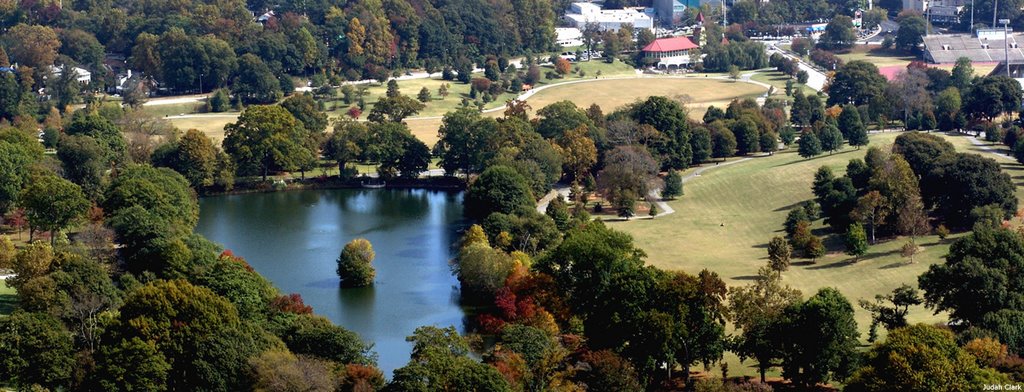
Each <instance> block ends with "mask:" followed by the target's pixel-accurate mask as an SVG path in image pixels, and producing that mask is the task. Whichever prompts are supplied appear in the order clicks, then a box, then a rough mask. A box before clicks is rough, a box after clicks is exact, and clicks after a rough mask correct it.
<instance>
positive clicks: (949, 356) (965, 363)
mask: <svg viewBox="0 0 1024 392" xmlns="http://www.w3.org/2000/svg"><path fill="white" fill-rule="evenodd" d="M992 383H996V384H998V383H999V381H998V376H997V375H996V374H994V372H993V371H991V370H988V369H985V370H983V369H981V368H979V367H978V364H977V362H975V360H974V357H972V356H971V355H970V354H968V353H967V352H966V351H964V350H963V349H961V348H960V347H959V346H958V345H957V343H956V340H955V339H954V337H953V334H952V333H950V332H949V331H947V330H943V329H940V328H937V327H933V326H928V325H924V324H917V325H913V326H910V327H906V328H901V329H898V330H895V331H892V332H891V333H890V334H889V336H888V339H886V341H885V342H884V343H881V344H878V345H875V346H874V347H872V348H871V350H870V351H868V353H867V356H866V358H865V361H864V365H863V366H862V367H861V368H860V369H857V371H856V372H855V373H854V374H853V377H852V378H851V380H850V381H849V382H848V383H847V386H846V388H847V389H849V390H851V391H897V390H904V391H905V390H911V389H915V390H931V391H939V390H947V391H949V390H973V389H978V388H982V386H983V385H984V384H992Z"/></svg>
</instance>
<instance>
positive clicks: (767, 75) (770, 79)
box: [750, 69, 818, 100]
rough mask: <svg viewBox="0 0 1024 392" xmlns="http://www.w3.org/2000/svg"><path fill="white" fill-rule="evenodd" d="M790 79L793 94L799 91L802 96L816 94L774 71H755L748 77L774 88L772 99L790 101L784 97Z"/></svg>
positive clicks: (812, 90) (803, 85)
mask: <svg viewBox="0 0 1024 392" xmlns="http://www.w3.org/2000/svg"><path fill="white" fill-rule="evenodd" d="M791 79H792V80H793V91H794V92H796V90H801V91H803V92H804V95H813V94H817V93H818V92H817V91H814V89H813V88H810V87H807V85H805V84H800V83H797V82H796V79H794V78H790V77H789V76H788V75H785V74H783V73H782V72H779V71H776V70H774V69H762V70H759V71H757V72H756V73H754V75H753V76H751V77H750V80H753V81H755V82H761V83H765V84H769V85H771V86H772V87H775V93H774V95H773V96H774V97H776V98H786V99H790V100H791V99H792V98H789V97H786V81H787V80H791Z"/></svg>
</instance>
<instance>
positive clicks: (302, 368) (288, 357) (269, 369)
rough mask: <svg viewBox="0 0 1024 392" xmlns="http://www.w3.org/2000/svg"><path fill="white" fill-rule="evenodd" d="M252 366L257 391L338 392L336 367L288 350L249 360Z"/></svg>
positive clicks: (338, 376)
mask: <svg viewBox="0 0 1024 392" xmlns="http://www.w3.org/2000/svg"><path fill="white" fill-rule="evenodd" d="M249 366H250V367H251V372H252V374H253V378H254V380H253V381H254V382H253V383H254V384H255V385H254V389H255V390H258V391H282V392H299V391H305V390H313V391H327V390H335V389H336V388H337V387H338V384H339V383H340V380H339V378H341V375H340V374H332V373H334V369H333V368H334V367H335V366H337V365H336V364H334V363H332V362H327V361H324V360H321V359H318V358H313V357H306V356H296V355H294V354H292V353H290V352H288V351H266V352H264V353H262V354H259V356H258V357H254V358H249ZM381 381H383V380H381Z"/></svg>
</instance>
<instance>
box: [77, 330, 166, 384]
mask: <svg viewBox="0 0 1024 392" xmlns="http://www.w3.org/2000/svg"><path fill="white" fill-rule="evenodd" d="M170 370H171V365H170V364H169V363H167V359H166V358H165V357H164V355H163V354H161V353H160V352H159V351H158V350H157V348H156V342H153V341H143V340H142V339H139V338H137V337H133V338H131V339H121V340H119V341H117V342H116V343H114V344H110V345H104V346H100V349H99V352H97V353H96V369H95V370H94V371H93V373H92V377H93V381H94V382H96V383H97V384H99V386H100V387H102V388H103V389H104V390H108V391H119V390H124V391H136V390H138V391H164V390H167V373H168V372H170Z"/></svg>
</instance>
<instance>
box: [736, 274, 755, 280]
mask: <svg viewBox="0 0 1024 392" xmlns="http://www.w3.org/2000/svg"><path fill="white" fill-rule="evenodd" d="M730 279H733V280H758V279H761V277H759V276H757V275H740V276H733V277H732V278H730Z"/></svg>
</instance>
